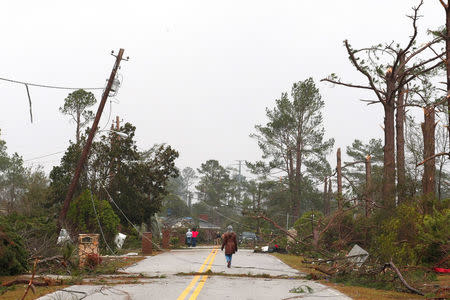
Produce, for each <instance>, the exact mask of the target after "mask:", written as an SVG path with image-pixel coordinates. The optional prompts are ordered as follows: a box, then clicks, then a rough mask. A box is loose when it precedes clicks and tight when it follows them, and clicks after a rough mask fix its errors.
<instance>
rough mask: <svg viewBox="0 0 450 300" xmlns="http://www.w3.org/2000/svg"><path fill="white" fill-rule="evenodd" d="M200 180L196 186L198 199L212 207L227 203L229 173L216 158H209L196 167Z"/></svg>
mask: <svg viewBox="0 0 450 300" xmlns="http://www.w3.org/2000/svg"><path fill="white" fill-rule="evenodd" d="M197 171H198V173H199V174H200V182H199V184H198V185H197V186H196V189H197V191H198V192H197V193H198V196H199V199H200V200H201V201H204V202H205V203H206V204H208V205H209V206H212V207H221V206H223V205H227V204H228V201H227V200H228V187H229V183H230V174H229V171H228V170H227V169H225V168H224V167H222V166H221V165H220V164H219V162H218V161H217V160H213V159H210V160H208V161H206V162H205V163H203V164H201V166H200V169H197Z"/></svg>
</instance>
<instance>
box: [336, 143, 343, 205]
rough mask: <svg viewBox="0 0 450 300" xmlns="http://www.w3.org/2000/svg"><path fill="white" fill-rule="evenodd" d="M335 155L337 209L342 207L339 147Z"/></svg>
mask: <svg viewBox="0 0 450 300" xmlns="http://www.w3.org/2000/svg"><path fill="white" fill-rule="evenodd" d="M336 157H337V166H336V174H337V189H338V190H337V201H338V209H342V202H343V199H342V162H341V148H338V149H337V153H336Z"/></svg>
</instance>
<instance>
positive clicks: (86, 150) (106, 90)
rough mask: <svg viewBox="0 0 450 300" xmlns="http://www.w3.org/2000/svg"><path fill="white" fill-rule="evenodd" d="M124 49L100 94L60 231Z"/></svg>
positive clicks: (63, 211)
mask: <svg viewBox="0 0 450 300" xmlns="http://www.w3.org/2000/svg"><path fill="white" fill-rule="evenodd" d="M124 51H125V50H124V49H120V50H119V53H118V55H117V56H116V62H115V63H114V67H113V69H112V71H111V75H110V76H109V80H108V84H107V85H106V88H105V90H104V92H103V94H102V100H101V101H100V105H99V106H98V109H97V114H96V115H95V119H94V123H93V124H92V128H91V130H90V132H89V136H88V139H87V141H86V144H85V145H84V147H83V152H82V153H81V157H80V160H79V161H78V164H77V168H76V170H75V174H74V176H73V178H72V181H71V183H70V186H69V189H68V191H67V195H66V198H65V200H64V205H63V208H62V210H61V214H60V215H59V219H58V229H61V227H62V226H63V223H64V221H65V219H66V215H67V211H68V210H69V205H70V201H71V200H72V197H73V194H74V193H75V188H76V186H77V184H78V180H79V179H80V175H81V171H82V170H83V167H84V164H85V162H86V159H87V157H88V154H89V150H90V148H91V145H92V141H93V140H94V136H95V132H96V131H97V127H98V123H99V122H100V118H101V116H102V112H103V108H104V107H105V103H106V100H107V99H108V95H109V92H110V91H111V87H112V84H113V81H114V78H115V77H116V73H117V70H118V69H119V66H120V61H121V60H122V56H123V53H124Z"/></svg>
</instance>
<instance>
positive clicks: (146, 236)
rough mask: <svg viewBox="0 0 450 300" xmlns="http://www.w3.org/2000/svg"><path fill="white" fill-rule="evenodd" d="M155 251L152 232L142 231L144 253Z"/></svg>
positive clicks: (148, 253)
mask: <svg viewBox="0 0 450 300" xmlns="http://www.w3.org/2000/svg"><path fill="white" fill-rule="evenodd" d="M152 252H153V244H152V233H151V232H143V233H142V254H144V255H150V254H152Z"/></svg>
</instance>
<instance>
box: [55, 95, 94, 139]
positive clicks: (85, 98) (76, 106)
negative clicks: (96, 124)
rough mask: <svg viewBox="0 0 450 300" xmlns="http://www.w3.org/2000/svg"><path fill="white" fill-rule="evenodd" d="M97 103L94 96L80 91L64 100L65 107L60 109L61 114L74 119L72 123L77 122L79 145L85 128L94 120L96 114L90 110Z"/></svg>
mask: <svg viewBox="0 0 450 300" xmlns="http://www.w3.org/2000/svg"><path fill="white" fill-rule="evenodd" d="M96 102H97V100H96V99H95V96H94V94H92V93H91V92H86V91H85V90H83V89H80V90H76V91H74V92H72V93H70V94H69V95H68V96H67V97H66V99H64V105H63V106H61V107H60V108H59V111H60V112H61V113H63V114H65V115H68V116H70V117H72V121H74V122H75V124H76V135H75V137H76V140H75V141H76V143H77V144H78V143H79V141H80V134H81V130H82V129H83V127H85V126H86V125H87V124H88V123H89V122H90V121H91V120H93V119H94V113H93V112H92V111H91V110H89V109H88V108H89V107H91V106H93V105H94V104H95V103H96Z"/></svg>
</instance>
